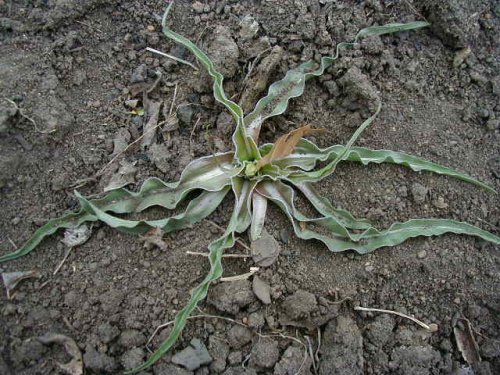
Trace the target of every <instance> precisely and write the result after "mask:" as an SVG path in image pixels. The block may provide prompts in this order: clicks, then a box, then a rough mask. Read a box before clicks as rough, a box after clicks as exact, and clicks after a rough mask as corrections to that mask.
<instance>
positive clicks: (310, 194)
mask: <svg viewBox="0 0 500 375" xmlns="http://www.w3.org/2000/svg"><path fill="white" fill-rule="evenodd" d="M294 185H295V186H296V187H297V188H298V189H299V190H300V191H301V192H302V194H304V196H305V197H306V198H307V200H308V201H309V202H311V204H312V205H313V206H314V208H315V209H316V211H318V212H319V213H320V214H321V215H323V216H332V217H334V218H336V219H337V220H338V221H339V222H340V223H341V224H342V225H344V226H345V227H346V228H349V229H368V228H370V227H371V224H370V223H369V221H368V220H366V219H357V218H355V217H354V216H353V215H352V214H351V213H350V212H348V211H346V210H343V209H340V208H335V207H333V205H332V204H331V203H330V201H329V200H328V199H326V198H324V197H322V196H321V195H319V193H318V192H317V191H316V189H315V188H314V186H313V185H312V184H311V183H308V182H302V183H298V184H294Z"/></svg>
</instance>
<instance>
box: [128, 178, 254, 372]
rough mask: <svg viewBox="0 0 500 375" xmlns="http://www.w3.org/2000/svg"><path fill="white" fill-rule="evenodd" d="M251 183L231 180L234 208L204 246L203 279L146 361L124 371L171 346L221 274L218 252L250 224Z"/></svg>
mask: <svg viewBox="0 0 500 375" xmlns="http://www.w3.org/2000/svg"><path fill="white" fill-rule="evenodd" d="M255 185H256V182H255V181H254V182H252V181H248V180H243V179H242V178H234V179H233V192H234V194H235V200H236V202H235V209H234V211H233V213H232V215H231V219H230V221H229V224H228V226H227V229H226V232H225V233H224V235H223V236H222V237H220V238H219V239H217V240H215V241H214V242H212V243H211V244H210V245H209V246H208V249H209V256H208V259H209V261H210V271H209V272H208V274H207V275H206V276H205V278H204V279H203V281H202V282H201V283H200V284H199V285H198V286H197V287H196V288H194V289H193V291H192V293H191V298H190V300H189V302H188V304H187V305H186V306H185V307H184V308H183V309H182V310H181V311H179V313H178V314H177V315H176V317H175V320H174V326H173V328H172V331H171V332H170V335H169V336H168V337H167V339H166V340H165V341H163V342H162V343H161V345H160V347H159V348H158V349H157V350H156V351H155V352H154V353H153V354H152V355H151V356H150V357H149V358H148V359H147V360H146V362H144V363H143V364H142V365H141V366H139V367H137V368H134V369H132V370H128V371H125V374H135V373H137V372H140V371H143V370H145V369H147V368H148V367H150V366H152V365H153V364H154V363H155V362H156V361H158V360H159V359H160V358H161V357H162V356H163V355H164V354H165V353H167V352H168V351H169V350H170V349H171V348H172V347H173V346H174V345H175V343H176V342H177V339H178V338H179V336H180V334H181V333H182V330H183V329H184V327H185V326H186V321H187V318H188V317H189V316H190V315H191V313H192V312H193V310H194V309H195V308H196V306H197V305H198V303H199V302H200V301H201V300H203V299H204V298H205V297H206V295H207V293H208V287H209V286H210V284H211V283H212V282H214V281H216V280H218V279H219V278H220V277H221V276H222V254H223V252H224V250H225V249H229V248H231V247H233V246H234V244H235V242H236V238H235V233H241V232H243V231H245V230H246V229H247V228H248V226H249V225H250V220H251V214H250V201H251V195H252V193H253V190H254V188H255Z"/></svg>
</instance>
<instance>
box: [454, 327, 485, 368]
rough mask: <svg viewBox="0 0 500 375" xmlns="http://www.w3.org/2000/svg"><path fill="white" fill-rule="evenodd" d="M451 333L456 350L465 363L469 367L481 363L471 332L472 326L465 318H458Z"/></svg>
mask: <svg viewBox="0 0 500 375" xmlns="http://www.w3.org/2000/svg"><path fill="white" fill-rule="evenodd" d="M453 333H454V334H455V340H456V341H457V347H458V350H460V353H462V357H463V358H464V359H465V361H466V362H467V363H468V364H469V365H470V366H473V365H475V364H476V363H478V362H481V355H480V354H479V347H478V345H477V342H476V339H475V338H474V332H473V331H472V326H471V324H470V322H469V320H468V319H465V318H458V319H457V322H456V324H455V326H454V327H453Z"/></svg>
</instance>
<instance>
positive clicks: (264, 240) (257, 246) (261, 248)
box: [251, 230, 281, 267]
mask: <svg viewBox="0 0 500 375" xmlns="http://www.w3.org/2000/svg"><path fill="white" fill-rule="evenodd" d="M251 247H252V259H253V261H254V262H255V264H256V265H258V266H260V267H269V266H270V265H272V264H273V263H274V262H276V260H277V259H278V256H279V254H280V252H281V247H280V244H279V243H278V241H276V239H275V238H274V237H273V236H271V235H270V234H269V233H267V232H266V231H265V230H264V231H262V235H261V236H260V238H259V239H257V240H255V241H252V244H251Z"/></svg>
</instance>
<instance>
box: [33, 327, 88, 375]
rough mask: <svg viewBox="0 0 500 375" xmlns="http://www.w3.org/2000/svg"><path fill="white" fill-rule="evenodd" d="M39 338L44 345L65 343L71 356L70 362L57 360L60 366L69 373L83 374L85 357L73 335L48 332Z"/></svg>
mask: <svg viewBox="0 0 500 375" xmlns="http://www.w3.org/2000/svg"><path fill="white" fill-rule="evenodd" d="M37 340H38V341H39V342H41V343H42V344H44V345H49V344H59V345H63V346H64V349H65V350H66V352H67V353H68V354H69V355H70V356H71V360H70V361H69V362H68V363H59V362H56V363H57V365H58V366H59V368H60V369H61V370H62V371H63V372H64V373H66V374H68V375H83V358H82V353H81V352H80V349H79V348H78V345H77V344H76V342H75V340H73V339H72V338H71V337H68V336H65V335H61V334H58V333H47V334H45V335H43V336H40V337H37Z"/></svg>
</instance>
